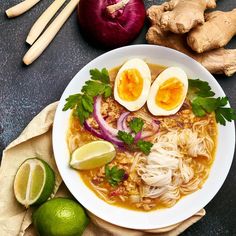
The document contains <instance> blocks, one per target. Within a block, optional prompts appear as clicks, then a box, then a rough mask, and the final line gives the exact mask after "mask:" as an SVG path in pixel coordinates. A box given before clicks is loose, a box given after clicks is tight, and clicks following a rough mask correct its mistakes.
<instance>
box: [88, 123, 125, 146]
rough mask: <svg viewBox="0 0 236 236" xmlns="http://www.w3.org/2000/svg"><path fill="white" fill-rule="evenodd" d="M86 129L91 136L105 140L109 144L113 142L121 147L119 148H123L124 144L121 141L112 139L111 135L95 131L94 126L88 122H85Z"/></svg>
mask: <svg viewBox="0 0 236 236" xmlns="http://www.w3.org/2000/svg"><path fill="white" fill-rule="evenodd" d="M84 128H85V129H86V130H87V131H89V132H90V133H91V134H93V135H94V136H96V137H98V138H101V139H104V140H107V141H109V142H112V143H113V144H115V145H117V146H119V147H123V146H124V145H123V142H121V141H120V140H118V139H116V138H115V139H114V137H112V136H111V135H109V134H106V133H104V132H100V131H98V130H96V129H94V128H93V127H92V126H90V125H89V123H88V122H87V121H85V122H84Z"/></svg>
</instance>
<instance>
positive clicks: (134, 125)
mask: <svg viewBox="0 0 236 236" xmlns="http://www.w3.org/2000/svg"><path fill="white" fill-rule="evenodd" d="M143 125H144V122H143V120H142V119H140V118H134V119H133V120H131V121H130V122H129V127H130V129H131V130H132V131H133V132H134V133H135V134H137V133H138V132H139V131H141V130H142V128H143Z"/></svg>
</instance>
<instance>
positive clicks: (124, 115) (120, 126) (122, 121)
mask: <svg viewBox="0 0 236 236" xmlns="http://www.w3.org/2000/svg"><path fill="white" fill-rule="evenodd" d="M129 114H130V112H124V113H122V114H121V115H120V117H119V119H118V120H117V129H118V130H122V131H126V132H130V129H129V128H128V127H127V125H126V120H127V117H128V115H129Z"/></svg>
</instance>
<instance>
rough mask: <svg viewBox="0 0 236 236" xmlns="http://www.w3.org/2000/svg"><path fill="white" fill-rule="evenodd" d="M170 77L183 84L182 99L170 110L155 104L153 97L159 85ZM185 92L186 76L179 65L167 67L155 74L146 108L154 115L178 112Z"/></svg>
mask: <svg viewBox="0 0 236 236" xmlns="http://www.w3.org/2000/svg"><path fill="white" fill-rule="evenodd" d="M170 78H177V79H178V80H179V81H180V82H182V83H183V86H184V88H183V96H182V101H181V102H180V104H179V105H178V106H177V107H176V108H174V109H172V110H165V109H163V108H162V107H159V106H158V105H157V104H156V101H155V98H156V94H157V92H158V90H159V87H160V85H161V84H163V83H164V82H165V81H166V80H168V79H170ZM187 92H188V77H187V75H186V73H185V72H184V71H183V70H182V69H181V68H179V67H169V68H167V69H166V70H164V71H163V72H162V73H161V74H159V75H158V76H157V78H156V79H155V81H154V82H153V84H152V86H151V89H150V94H149V97H148V100H147V106H148V110H149V111H150V112H151V113H152V114H153V115H155V116H168V115H173V114H175V113H176V112H178V111H179V109H180V108H181V106H182V105H183V102H184V100H185V97H186V95H187Z"/></svg>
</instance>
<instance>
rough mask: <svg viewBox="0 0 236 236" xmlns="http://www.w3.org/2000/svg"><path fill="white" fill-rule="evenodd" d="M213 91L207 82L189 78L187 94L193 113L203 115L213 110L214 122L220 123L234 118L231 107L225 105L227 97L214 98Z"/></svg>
mask: <svg viewBox="0 0 236 236" xmlns="http://www.w3.org/2000/svg"><path fill="white" fill-rule="evenodd" d="M214 95H215V93H214V92H213V91H211V87H210V86H209V84H208V82H206V81H201V80H199V79H197V80H191V79H189V96H190V99H191V105H192V109H193V113H194V114H195V115H196V116H200V117H201V116H205V115H206V114H207V113H211V112H215V115H216V116H215V117H216V122H217V123H220V124H221V125H225V124H226V120H227V121H232V120H235V119H236V113H235V111H234V110H233V109H232V108H227V107H225V106H226V105H227V104H228V98H227V97H218V98H214V97H213V96H214Z"/></svg>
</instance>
